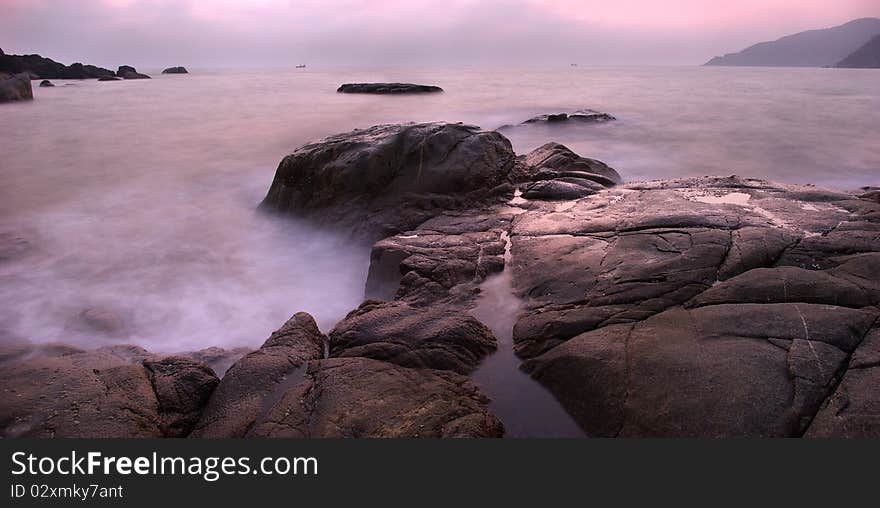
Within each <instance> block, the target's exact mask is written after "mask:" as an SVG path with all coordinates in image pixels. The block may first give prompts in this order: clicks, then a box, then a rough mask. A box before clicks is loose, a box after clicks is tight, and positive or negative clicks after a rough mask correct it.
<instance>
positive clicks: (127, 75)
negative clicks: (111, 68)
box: [116, 65, 150, 79]
mask: <svg viewBox="0 0 880 508" xmlns="http://www.w3.org/2000/svg"><path fill="white" fill-rule="evenodd" d="M116 76H117V77H120V78H122V79H150V76H147V75H146V74H141V73H139V72H138V71H137V69H135V68H134V67H132V66H130V65H120V66H119V69H117V70H116Z"/></svg>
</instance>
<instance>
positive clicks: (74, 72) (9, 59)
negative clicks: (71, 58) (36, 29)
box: [0, 53, 113, 79]
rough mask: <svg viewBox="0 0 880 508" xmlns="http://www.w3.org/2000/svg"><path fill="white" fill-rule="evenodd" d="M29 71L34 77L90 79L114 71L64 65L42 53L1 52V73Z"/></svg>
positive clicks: (92, 66) (87, 66)
mask: <svg viewBox="0 0 880 508" xmlns="http://www.w3.org/2000/svg"><path fill="white" fill-rule="evenodd" d="M21 72H23V73H27V74H28V75H29V76H30V77H31V78H32V79H89V78H100V77H101V76H112V75H113V71H111V70H109V69H103V68H101V67H95V66H94V65H83V64H81V63H74V64H71V65H64V64H61V63H58V62H56V61H54V60H51V59H49V58H43V57H41V56H40V55H6V54H2V53H0V73H6V74H16V73H21Z"/></svg>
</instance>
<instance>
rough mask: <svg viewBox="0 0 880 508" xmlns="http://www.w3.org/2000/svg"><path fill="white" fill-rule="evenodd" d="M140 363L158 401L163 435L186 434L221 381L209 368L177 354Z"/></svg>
mask: <svg viewBox="0 0 880 508" xmlns="http://www.w3.org/2000/svg"><path fill="white" fill-rule="evenodd" d="M143 365H144V368H145V369H147V372H148V376H149V378H150V383H151V384H152V385H153V391H154V392H155V394H156V400H157V401H158V403H159V407H158V411H159V416H160V418H161V419H162V422H163V424H164V426H163V433H164V435H166V436H186V435H187V434H189V432H190V431H191V430H192V428H193V427H194V426H195V424H196V422H197V421H198V419H199V416H200V415H201V412H202V409H203V408H204V407H205V404H207V402H208V398H209V397H210V396H211V393H212V392H213V391H214V389H215V388H216V387H217V385H218V384H219V383H220V380H219V379H217V376H216V375H215V374H214V371H213V370H212V369H211V368H210V367H208V366H206V365H204V364H202V363H199V362H195V361H193V360H190V359H188V358H183V357H179V356H168V357H165V358H161V359H158V360H145V361H144V363H143Z"/></svg>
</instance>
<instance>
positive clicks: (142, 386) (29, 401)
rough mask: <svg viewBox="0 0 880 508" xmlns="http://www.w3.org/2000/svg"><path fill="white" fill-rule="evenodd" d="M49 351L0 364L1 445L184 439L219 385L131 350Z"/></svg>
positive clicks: (207, 373) (187, 365)
mask: <svg viewBox="0 0 880 508" xmlns="http://www.w3.org/2000/svg"><path fill="white" fill-rule="evenodd" d="M51 351H52V350H48V351H47V352H40V351H37V352H35V353H34V354H32V355H30V356H27V357H25V358H23V359H18V360H16V359H13V360H11V361H7V362H4V363H2V364H0V384H2V386H3V390H2V392H0V429H2V430H0V434H2V436H3V437H89V438H131V437H183V436H185V435H186V434H187V433H188V429H189V427H191V425H192V423H193V422H194V416H195V415H197V414H199V413H200V412H201V408H202V406H203V405H204V402H205V400H206V399H207V396H208V395H209V394H210V392H211V390H212V389H213V388H214V386H216V384H217V382H218V380H217V377H216V376H215V375H214V373H213V372H212V371H211V369H210V368H208V367H206V366H204V365H202V364H198V363H196V362H193V361H191V360H185V359H180V358H157V357H153V356H151V355H149V353H147V352H145V351H143V350H142V349H140V348H136V347H130V346H126V347H114V348H101V349H97V350H94V351H76V350H68V351H64V350H56V352H55V353H52V352H51Z"/></svg>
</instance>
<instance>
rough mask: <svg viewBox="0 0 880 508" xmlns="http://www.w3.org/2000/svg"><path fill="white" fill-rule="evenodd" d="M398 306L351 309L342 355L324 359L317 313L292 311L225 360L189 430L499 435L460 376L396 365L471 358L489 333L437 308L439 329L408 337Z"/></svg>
mask: <svg viewBox="0 0 880 508" xmlns="http://www.w3.org/2000/svg"><path fill="white" fill-rule="evenodd" d="M395 312H397V314H395V315H400V314H401V313H404V312H406V311H405V310H403V311H401V310H400V309H394V308H391V309H389V308H385V307H383V306H382V305H381V304H366V305H365V306H362V307H361V308H360V309H359V310H358V311H356V312H354V313H352V315H349V317H348V318H347V319H346V321H344V322H343V323H342V324H340V325H339V326H338V327H337V329H336V330H334V332H333V335H332V336H333V337H335V338H336V340H338V343H337V344H335V345H334V353H339V354H342V355H343V356H346V357H344V358H331V359H326V360H321V358H322V357H323V349H324V344H323V343H324V340H325V338H324V336H323V335H321V333H320V331H319V330H318V328H317V326H315V322H314V320H313V319H312V318H311V316H309V315H308V314H304V313H300V314H297V315H295V316H294V317H293V318H291V320H290V321H288V322H287V324H285V325H284V327H282V328H281V329H280V330H278V331H277V332H275V333H274V334H273V335H272V337H270V338H269V340H267V341H266V343H265V344H264V345H263V347H262V348H260V349H259V350H257V351H255V352H253V353H251V354H249V355H247V356H245V357H244V358H242V359H241V360H239V361H238V362H236V363H235V365H233V366H232V367H231V368H230V369H229V371H228V372H227V374H226V375H225V376H224V378H223V381H222V382H221V383H220V385H219V387H218V388H217V390H216V391H215V392H214V395H213V396H212V397H211V400H210V402H209V404H208V406H207V408H206V409H205V411H204V413H203V415H202V418H201V420H200V421H199V423H198V425H197V426H196V429H195V431H194V432H193V433H192V436H194V437H496V436H500V435H501V434H502V433H503V427H502V426H501V424H500V422H498V420H497V419H496V418H495V417H494V416H492V415H491V413H489V412H488V410H487V409H486V405H487V403H488V400H487V399H486V398H485V397H484V396H482V395H480V393H479V392H478V391H477V389H476V387H474V386H473V385H472V384H471V383H470V381H469V380H468V379H467V378H466V377H464V376H461V375H459V374H456V373H454V372H451V371H448V370H434V369H429V368H407V367H404V366H401V365H409V366H412V367H422V366H425V365H429V364H434V363H438V364H442V365H443V367H444V368H446V367H455V366H457V365H464V364H465V362H471V363H473V357H474V356H476V355H478V354H479V351H484V350H485V349H489V348H491V347H493V346H494V343H492V342H491V341H493V340H494V338H491V333H488V331H487V330H485V329H484V327H482V325H480V324H479V323H475V322H473V321H472V320H471V321H468V320H466V319H462V318H461V317H458V318H456V317H453V316H451V315H441V316H439V317H438V318H437V321H438V322H437V324H436V325H435V327H434V329H435V330H437V331H438V334H437V335H436V337H430V336H429V335H431V334H430V333H428V332H425V333H423V334H422V336H421V338H420V339H421V340H419V339H418V338H417V339H416V340H413V339H410V338H408V337H404V336H403V333H402V330H401V329H400V328H399V327H397V326H395V325H394V324H393V323H391V322H390V320H391V319H392V317H393V313H395ZM432 315H434V316H438V313H436V312H435V313H434V314H432ZM444 320H445V321H448V322H451V324H448V325H447V324H445V323H444ZM410 322H412V318H410ZM375 337H381V340H382V341H385V342H386V344H387V345H388V346H389V347H393V346H394V345H397V346H400V347H401V348H402V349H405V350H406V351H403V352H401V351H399V350H389V349H384V350H383V349H381V346H380V345H379V344H378V341H377V342H372V341H371V340H370V339H371V338H375ZM490 338H491V339H490ZM371 346H375V347H371ZM357 348H360V350H359V351H356V349H357ZM431 348H436V349H438V351H437V352H432V351H431ZM389 351H390V353H389ZM360 353H363V355H361V354H360ZM365 356H373V357H381V358H383V359H387V360H389V361H380V360H375V359H370V358H366V357H365Z"/></svg>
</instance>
